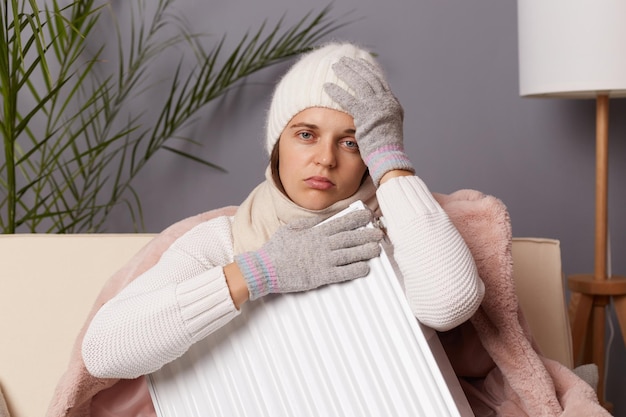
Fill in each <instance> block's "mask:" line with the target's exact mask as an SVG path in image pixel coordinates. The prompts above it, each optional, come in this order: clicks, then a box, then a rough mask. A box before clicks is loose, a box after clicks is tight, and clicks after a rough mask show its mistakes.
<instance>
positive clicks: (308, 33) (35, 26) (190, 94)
mask: <svg viewBox="0 0 626 417" xmlns="http://www.w3.org/2000/svg"><path fill="white" fill-rule="evenodd" d="M132 1H133V2H134V3H133V6H132V10H133V19H132V22H133V23H132V26H131V27H130V28H122V27H120V25H116V29H117V39H118V42H117V44H116V45H104V43H100V44H98V42H97V41H94V39H95V40H97V39H98V33H97V25H98V22H99V20H100V19H101V18H102V16H103V15H105V13H110V8H109V7H107V4H106V3H98V2H97V1H95V0H77V1H73V2H70V3H69V4H67V2H61V1H58V0H48V1H47V2H46V6H45V7H40V6H38V4H37V1H36V0H4V1H3V2H1V3H0V136H1V137H2V144H3V153H2V156H0V231H1V232H2V233H9V234H11V233H22V232H24V233H79V232H84V233H96V232H101V231H103V229H104V224H105V220H106V218H107V216H108V215H109V213H110V212H111V210H112V209H113V208H114V207H117V206H120V205H122V206H125V207H126V209H127V210H128V211H129V213H130V215H131V216H132V217H133V219H134V220H135V223H136V225H137V226H136V228H137V230H141V227H142V226H141V218H142V214H141V202H140V199H139V197H138V195H137V194H136V193H135V191H134V190H133V185H132V184H133V183H132V180H133V178H135V177H136V175H137V174H138V173H139V172H140V171H141V169H142V168H143V167H144V166H145V165H146V163H147V162H148V161H149V160H150V159H151V158H152V157H153V156H154V155H155V154H156V153H157V152H159V151H170V152H175V153H177V154H179V155H181V156H183V157H185V158H188V159H190V160H195V161H196V162H200V163H202V164H204V165H207V166H209V167H213V168H217V169H219V166H218V164H214V163H212V162H210V161H207V160H201V159H198V158H197V157H195V156H193V155H191V154H190V153H186V152H184V151H183V150H181V148H182V147H181V146H177V145H178V144H179V142H180V141H186V140H188V139H186V138H184V137H181V134H182V133H181V132H182V130H183V128H185V127H188V126H189V124H190V123H193V120H194V117H195V116H197V114H198V112H199V111H200V110H202V109H203V108H205V106H206V105H207V104H208V103H210V102H211V101H213V100H215V99H216V98H218V97H220V96H222V95H224V94H225V93H226V92H227V91H229V89H231V88H233V87H236V86H238V85H239V84H240V82H241V81H242V80H243V79H245V78H246V77H247V76H249V75H250V74H252V73H255V72H257V71H260V70H262V69H264V68H266V67H268V66H270V65H273V64H275V63H277V62H280V61H282V60H284V59H286V58H289V57H293V56H294V55H297V54H299V53H301V52H304V51H306V50H308V49H309V48H311V47H312V46H314V45H315V44H316V43H317V42H318V41H319V40H320V39H322V38H323V37H324V36H326V35H327V34H328V33H330V32H331V31H333V30H335V29H336V28H337V27H338V23H337V22H336V21H334V20H333V19H330V18H329V8H328V7H326V8H324V9H323V10H322V11H321V12H319V13H313V12H310V13H308V14H306V15H305V16H304V17H302V18H301V20H299V21H298V22H297V23H296V24H294V25H292V26H290V27H287V28H283V22H282V20H280V21H278V22H277V23H276V24H275V25H274V26H273V27H266V25H265V24H261V25H260V27H259V28H258V29H257V30H256V31H254V32H251V33H249V34H247V35H245V36H244V37H243V38H242V39H241V40H240V41H239V42H238V43H237V44H236V46H235V47H234V48H233V49H232V50H230V51H226V50H225V49H226V47H225V42H224V38H222V40H221V41H219V42H217V43H216V44H215V43H214V44H213V45H212V46H211V47H210V48H208V49H207V47H206V46H205V45H204V42H205V41H206V39H207V38H206V37H204V36H202V35H200V34H195V33H190V32H189V31H188V30H187V29H186V25H185V24H184V22H183V21H182V19H181V18H180V17H177V16H176V15H175V13H174V12H173V11H172V4H173V3H174V2H175V0H157V1H156V2H150V3H146V2H144V0H132ZM147 5H149V6H150V7H149V9H150V10H149V11H148V8H147V7H146V6H147ZM111 13H112V12H111ZM106 16H112V17H114V16H113V15H112V14H111V15H109V14H106ZM112 21H115V19H112ZM172 28H173V29H174V30H172ZM172 33H174V34H173V35H172ZM164 34H165V35H164ZM122 39H124V41H122ZM94 44H96V48H95V50H94V48H93V45H94ZM111 47H113V49H114V50H115V55H116V56H117V60H116V63H117V65H116V66H115V67H116V70H115V71H114V72H112V73H106V72H105V71H103V67H104V66H103V65H102V63H103V61H104V58H103V57H104V54H105V51H107V52H110V50H111ZM107 48H108V49H107ZM172 48H177V50H180V49H181V48H187V49H188V50H189V51H190V54H191V55H192V56H193V57H194V58H195V61H194V65H192V66H191V69H188V68H187V69H186V66H185V65H183V58H181V61H180V63H179V65H177V66H174V68H175V69H174V70H173V71H172V74H170V78H169V79H168V80H166V81H164V82H165V83H166V84H165V86H166V87H165V88H163V85H164V84H163V82H162V83H161V84H160V85H159V89H160V90H161V91H165V98H164V99H163V101H162V102H161V103H160V104H159V105H155V106H151V107H152V108H150V109H141V112H139V111H132V106H130V105H129V103H130V102H131V101H132V100H133V99H136V98H137V96H139V95H141V94H144V93H145V92H146V91H147V90H149V89H150V88H151V87H150V86H149V85H145V84H146V83H145V78H146V72H147V71H148V69H149V67H150V65H151V64H152V63H153V62H154V61H155V59H157V58H158V57H159V56H162V54H163V53H165V52H167V51H169V50H171V49H172ZM188 57H189V54H188V55H187V56H186V58H188ZM108 67H110V65H109V66H108ZM146 112H149V113H150V114H146ZM145 120H150V122H149V123H146V122H145ZM155 120H156V122H154V121H155ZM198 145H202V144H198Z"/></svg>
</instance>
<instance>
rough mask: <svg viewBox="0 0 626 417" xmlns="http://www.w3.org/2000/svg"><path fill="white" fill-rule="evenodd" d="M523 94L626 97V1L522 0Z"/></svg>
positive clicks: (519, 15) (521, 87)
mask: <svg viewBox="0 0 626 417" xmlns="http://www.w3.org/2000/svg"><path fill="white" fill-rule="evenodd" d="M517 8H518V42H519V87H520V95H522V96H552V97H567V98H595V97H596V96H597V95H598V94H607V95H609V96H610V97H626V1H625V0H518V2H517Z"/></svg>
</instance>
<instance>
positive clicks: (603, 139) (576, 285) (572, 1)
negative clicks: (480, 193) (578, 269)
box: [517, 0, 626, 409]
mask: <svg viewBox="0 0 626 417" xmlns="http://www.w3.org/2000/svg"><path fill="white" fill-rule="evenodd" d="M517 6H518V42H519V45H518V46H519V77H520V95H521V96H523V97H558V98H582V99H595V100H596V190H595V192H596V197H595V206H596V213H595V244H594V249H595V252H594V255H595V266H594V272H593V274H584V275H582V274H581V275H573V276H571V277H568V285H569V288H570V290H571V291H572V301H573V304H572V305H571V306H570V307H571V311H570V313H571V314H570V317H571V325H572V342H573V345H574V360H575V361H576V364H577V365H578V364H581V363H589V362H593V363H595V364H596V365H597V366H598V371H599V384H598V389H597V392H598V398H599V399H600V402H601V403H603V405H605V407H607V408H609V409H610V408H611V405H610V404H608V403H607V402H606V401H605V397H604V394H605V387H604V375H605V348H606V347H605V325H606V310H607V306H608V305H609V303H610V302H611V301H612V302H613V305H614V307H615V311H616V312H617V316H618V321H619V325H620V329H621V332H622V335H623V337H624V340H625V342H626V278H623V277H617V276H610V277H609V276H608V274H607V230H608V227H607V223H608V222H607V219H608V210H607V200H608V193H607V191H608V186H607V183H608V136H609V135H608V133H609V121H608V120H609V100H610V98H615V97H626V25H625V24H624V22H623V19H624V16H626V2H624V1H622V0H593V1H590V0H518V2H517Z"/></svg>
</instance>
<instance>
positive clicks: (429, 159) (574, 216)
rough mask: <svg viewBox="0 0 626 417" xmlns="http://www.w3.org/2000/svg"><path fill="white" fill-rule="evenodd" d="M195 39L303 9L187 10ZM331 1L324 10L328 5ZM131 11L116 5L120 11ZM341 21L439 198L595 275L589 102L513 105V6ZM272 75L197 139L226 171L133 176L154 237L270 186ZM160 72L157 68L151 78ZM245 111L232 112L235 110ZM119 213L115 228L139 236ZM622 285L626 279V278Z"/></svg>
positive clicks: (617, 147) (617, 161)
mask: <svg viewBox="0 0 626 417" xmlns="http://www.w3.org/2000/svg"><path fill="white" fill-rule="evenodd" d="M177 4H178V6H177V7H178V9H179V10H180V11H181V13H183V14H184V15H186V16H187V18H188V19H189V20H190V24H191V25H192V27H193V28H194V29H195V30H197V31H203V32H210V33H213V34H215V35H216V39H217V38H218V37H219V36H221V35H222V34H224V33H227V34H228V37H229V38H228V39H230V40H231V42H234V41H235V40H237V39H239V37H240V36H241V35H242V34H243V33H244V32H245V31H246V30H247V29H248V28H256V27H258V25H259V24H260V23H261V21H262V20H264V19H266V18H267V19H268V20H269V23H274V22H276V21H277V19H278V18H279V17H280V16H282V15H283V14H285V13H286V20H287V22H295V21H296V19H298V18H300V17H301V16H302V15H303V14H304V13H305V12H306V11H309V10H311V9H312V8H313V7H314V6H312V2H310V1H304V0H262V1H257V2H250V1H243V0H217V1H211V2H204V1H192V0H179V1H178V2H177ZM322 5H323V3H322ZM125 7H127V6H124V2H119V4H118V6H117V8H118V10H119V11H124V8H125ZM320 9H321V7H319V8H317V9H315V10H320ZM333 11H334V14H335V15H336V16H337V17H339V16H340V15H342V14H344V13H347V12H351V13H350V14H349V17H348V18H349V19H351V18H354V19H355V20H357V21H355V22H354V23H352V24H350V25H349V26H346V27H345V28H342V29H341V30H339V31H338V32H336V33H335V37H337V38H340V39H345V40H351V41H355V42H358V43H361V44H363V45H365V46H368V47H371V48H372V49H373V50H374V51H375V52H377V53H378V54H379V58H380V60H381V62H382V63H383V65H384V67H385V68H386V70H387V73H388V77H389V79H390V83H391V86H392V88H393V89H394V91H395V92H396V94H397V96H398V97H399V98H400V100H401V102H402V103H403V105H404V107H405V112H406V124H405V138H406V148H407V151H408V153H409V155H410V156H411V158H412V160H413V161H414V164H415V166H416V167H417V172H418V174H419V175H420V176H421V177H422V178H423V179H424V180H425V181H426V182H427V184H429V186H430V188H431V190H433V191H437V192H443V193H449V192H452V191H455V190H458V189H461V188H472V189H477V190H480V191H482V192H484V193H487V194H491V195H494V196H496V197H498V198H500V199H501V200H502V201H503V202H504V203H505V204H506V205H507V207H508V209H509V211H510V214H511V219H512V224H513V232H514V235H515V236H543V237H551V238H556V239H559V240H560V241H561V245H562V252H563V268H564V273H565V274H573V273H587V272H591V271H592V270H593V243H594V237H593V233H594V230H593V229H594V224H593V216H594V152H595V145H594V135H595V124H594V103H593V102H592V101H566V100H556V99H528V98H520V97H519V95H518V80H517V76H518V67H517V20H516V19H517V17H516V3H515V2H514V1H497V0H476V1H472V2H467V1H450V0H437V1H435V0H423V1H407V0H403V1H399V0H388V1H384V2H383V1H380V0H379V1H373V0H335V2H334V6H333ZM284 69H285V66H284V65H281V66H277V67H275V68H272V69H270V70H266V71H264V72H263V73H262V74H260V75H258V76H255V77H253V78H252V79H251V80H250V82H249V83H248V85H246V87H245V89H243V90H242V91H241V92H240V93H239V96H238V97H235V96H234V95H233V96H230V97H228V98H227V99H226V100H225V101H224V102H222V103H220V106H219V107H217V108H214V109H213V111H210V112H207V114H205V115H203V118H202V120H201V121H200V122H199V123H198V124H197V125H195V126H194V128H193V129H190V131H189V132H188V133H189V134H191V135H193V136H194V137H195V138H197V139H198V140H210V141H211V142H210V143H209V144H207V145H206V146H205V147H204V148H203V149H201V151H200V153H201V154H202V155H203V156H204V157H206V158H208V159H210V160H211V161H214V162H216V163H218V164H220V165H222V166H223V167H224V168H225V169H227V170H228V173H227V174H224V173H220V172H217V171H212V170H209V169H205V168H203V167H201V166H199V165H196V164H193V163H190V162H187V161H185V160H183V159H181V158H179V157H175V156H173V155H170V154H167V153H164V154H162V155H160V156H159V157H157V158H156V159H155V160H154V161H153V162H152V163H151V164H150V166H148V167H147V169H146V170H145V171H144V172H143V174H142V175H141V177H140V178H138V179H137V181H136V183H135V185H136V188H137V190H138V192H139V193H140V195H141V197H142V199H143V204H144V212H145V223H146V228H147V230H148V231H150V232H157V231H160V230H162V229H163V228H164V227H166V226H168V225H169V224H171V223H173V222H175V221H176V220H178V219H181V218H183V217H186V216H189V215H193V214H196V213H198V212H201V211H205V210H207V209H211V208H217V207H221V206H224V205H230V204H238V203H239V202H241V200H242V199H243V198H245V196H246V195H247V194H248V192H249V191H250V190H251V189H252V188H253V187H254V186H255V185H256V184H257V183H258V182H260V181H261V180H262V179H263V171H264V167H265V165H266V157H265V154H264V152H263V146H262V142H263V137H264V129H263V128H264V116H265V111H266V108H267V104H268V100H269V94H270V92H271V89H272V84H273V82H274V81H275V79H276V77H277V76H278V75H279V74H280V73H282V71H283V70H284ZM156 71H158V68H155V72H156ZM234 100H237V101H236V104H233V103H234ZM625 111H626V103H624V102H623V101H621V100H613V101H612V102H611V125H610V126H611V128H610V129H611V130H610V134H611V145H610V146H611V149H610V191H609V195H610V197H609V199H610V202H609V203H610V209H609V213H610V214H609V217H610V235H611V244H610V246H611V251H612V258H611V260H612V265H611V268H612V271H613V272H614V273H615V274H620V273H621V274H625V273H624V270H625V269H626V257H625V256H623V253H625V252H626V233H625V232H626V224H625V223H626V218H625V217H624V216H623V212H624V209H623V207H625V206H626V201H625V200H626V192H625V191H624V188H623V186H622V184H624V180H625V179H626V167H625V166H624V164H625V163H626V148H625V146H626V145H625V144H624V143H623V142H624V141H623V139H624V135H625V133H626V118H624V116H623V114H624V113H625ZM127 217H128V216H127V215H126V213H124V212H121V211H120V212H119V213H117V215H116V216H115V217H114V218H112V219H111V221H110V223H109V230H110V231H118V232H123V231H131V230H132V227H131V222H130V220H129V219H128V218H127ZM625 275H626V274H625ZM612 323H613V326H614V327H615V335H614V340H613V341H612V344H611V353H610V357H609V360H610V366H609V372H608V381H607V382H608V394H607V397H608V399H609V400H610V401H612V402H613V403H614V404H615V410H614V411H615V414H616V415H626V400H625V399H624V398H623V397H624V396H623V395H622V394H623V388H622V387H623V386H624V384H625V382H626V363H625V361H624V343H623V341H622V338H621V334H620V332H619V328H618V325H617V322H616V320H615V318H614V317H613V318H612Z"/></svg>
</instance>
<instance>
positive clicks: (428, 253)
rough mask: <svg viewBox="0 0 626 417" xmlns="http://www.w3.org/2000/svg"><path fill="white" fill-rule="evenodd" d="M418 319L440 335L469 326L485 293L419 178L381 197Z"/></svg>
mask: <svg viewBox="0 0 626 417" xmlns="http://www.w3.org/2000/svg"><path fill="white" fill-rule="evenodd" d="M376 195H377V197H378V202H379V204H380V207H381V210H382V213H383V217H384V223H385V225H386V227H387V233H388V235H389V238H390V239H391V243H392V244H393V250H394V259H395V261H396V263H397V264H398V267H399V268H400V272H401V273H402V275H403V278H404V287H405V291H406V296H407V299H408V301H409V305H410V306H411V309H412V311H413V314H415V317H416V318H417V319H418V320H419V321H420V322H422V323H423V324H425V325H427V326H430V327H432V328H434V329H436V330H441V331H444V330H449V329H451V328H453V327H455V326H458V325H459V324H461V323H462V322H464V321H466V320H467V319H469V318H470V317H471V315H472V314H474V312H475V311H476V309H477V308H478V306H479V305H480V302H481V301H482V298H483V295H484V292H485V287H484V284H483V282H482V280H481V279H480V277H479V276H478V271H477V269H476V264H475V263H474V259H473V257H472V255H471V253H470V251H469V249H468V247H467V245H466V244H465V241H464V240H463V238H462V237H461V235H460V234H459V232H458V231H457V230H456V228H455V227H454V225H453V224H452V222H451V220H450V218H449V217H448V215H447V214H446V213H445V211H444V210H443V209H442V208H441V206H440V205H439V203H437V201H436V200H435V199H434V197H433V196H432V194H431V193H430V191H429V190H428V188H427V187H426V185H425V184H424V183H423V182H422V180H421V179H420V178H419V177H416V176H406V177H397V178H393V179H391V180H389V181H387V182H385V183H384V184H382V185H381V186H380V188H379V189H378V191H377V193H376Z"/></svg>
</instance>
